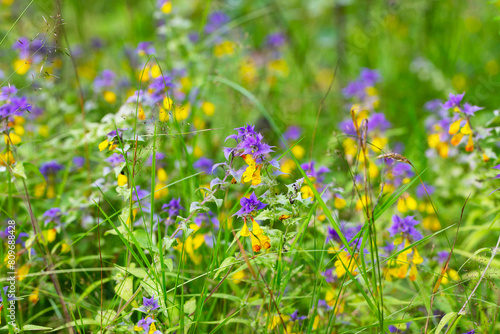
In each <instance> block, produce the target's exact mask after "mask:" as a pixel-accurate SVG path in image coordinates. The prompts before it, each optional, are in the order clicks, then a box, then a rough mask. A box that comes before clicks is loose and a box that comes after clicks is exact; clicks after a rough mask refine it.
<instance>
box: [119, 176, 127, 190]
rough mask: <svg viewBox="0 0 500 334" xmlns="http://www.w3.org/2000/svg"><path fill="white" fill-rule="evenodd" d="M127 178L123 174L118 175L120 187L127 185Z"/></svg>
mask: <svg viewBox="0 0 500 334" xmlns="http://www.w3.org/2000/svg"><path fill="white" fill-rule="evenodd" d="M127 181H128V179H127V177H126V176H125V175H123V174H120V175H118V186H120V187H121V186H124V185H126V184H127Z"/></svg>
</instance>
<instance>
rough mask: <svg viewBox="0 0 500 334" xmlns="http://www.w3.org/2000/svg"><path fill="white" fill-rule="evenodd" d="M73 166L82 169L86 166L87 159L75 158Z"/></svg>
mask: <svg viewBox="0 0 500 334" xmlns="http://www.w3.org/2000/svg"><path fill="white" fill-rule="evenodd" d="M73 165H75V167H76V168H82V167H83V165H85V158H84V157H74V158H73Z"/></svg>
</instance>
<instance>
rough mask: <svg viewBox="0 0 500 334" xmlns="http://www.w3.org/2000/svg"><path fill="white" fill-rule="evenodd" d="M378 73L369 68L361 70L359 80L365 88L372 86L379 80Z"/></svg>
mask: <svg viewBox="0 0 500 334" xmlns="http://www.w3.org/2000/svg"><path fill="white" fill-rule="evenodd" d="M381 78H382V77H381V76H380V73H378V71H377V70H371V69H369V68H362V69H361V74H360V75H359V80H360V81H361V82H363V83H365V84H366V86H373V85H374V84H376V83H377V82H379V81H380V80H381Z"/></svg>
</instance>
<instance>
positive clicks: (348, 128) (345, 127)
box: [339, 120, 356, 136]
mask: <svg viewBox="0 0 500 334" xmlns="http://www.w3.org/2000/svg"><path fill="white" fill-rule="evenodd" d="M339 128H340V130H341V131H342V132H343V133H345V134H346V135H350V136H355V135H356V128H355V127H354V123H353V122H352V120H345V121H342V122H340V123H339Z"/></svg>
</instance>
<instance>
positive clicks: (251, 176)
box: [241, 154, 262, 186]
mask: <svg viewBox="0 0 500 334" xmlns="http://www.w3.org/2000/svg"><path fill="white" fill-rule="evenodd" d="M243 159H244V160H245V162H246V163H247V164H248V167H247V169H246V170H245V172H244V173H243V175H242V177H241V179H242V182H243V183H246V182H250V181H251V182H252V185H253V186H256V185H258V184H260V183H261V182H262V179H261V176H260V170H261V168H262V165H257V164H256V163H255V160H254V159H253V157H252V156H251V155H250V154H246V155H244V156H243Z"/></svg>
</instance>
